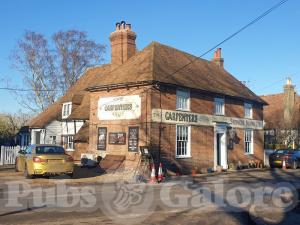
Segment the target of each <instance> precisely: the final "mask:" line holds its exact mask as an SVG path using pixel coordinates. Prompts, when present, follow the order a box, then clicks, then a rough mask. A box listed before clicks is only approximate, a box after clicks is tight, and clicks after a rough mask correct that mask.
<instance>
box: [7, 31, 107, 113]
mask: <svg viewBox="0 0 300 225" xmlns="http://www.w3.org/2000/svg"><path fill="white" fill-rule="evenodd" d="M104 53H105V46H104V45H101V44H97V43H96V42H94V41H92V40H88V37H87V34H86V33H85V32H81V31H77V30H69V31H59V32H57V33H55V34H54V35H53V36H52V39H51V44H48V41H47V39H46V38H45V37H44V36H43V35H42V34H39V33H36V32H33V31H26V32H25V34H24V36H23V37H22V39H21V40H19V41H18V42H17V46H16V48H15V49H14V51H13V52H12V55H11V60H12V64H13V66H14V68H16V69H17V70H18V71H19V72H20V73H21V75H22V77H23V81H24V87H25V88H24V89H26V90H24V91H20V90H19V89H17V90H12V92H13V93H14V95H15V96H16V98H17V100H18V102H19V103H20V105H22V106H23V107H25V108H26V109H29V110H30V111H31V112H34V113H37V112H40V111H43V110H45V109H46V108H47V107H48V106H49V105H51V104H52V103H53V102H55V101H56V100H57V98H58V97H60V96H61V95H63V94H64V93H65V92H66V91H67V90H68V89H69V88H70V86H72V85H73V84H74V83H75V82H76V81H77V80H78V78H79V77H80V75H81V74H82V72H83V71H84V69H85V68H86V67H88V66H91V65H94V64H98V63H100V62H101V61H102V60H103V55H104Z"/></svg>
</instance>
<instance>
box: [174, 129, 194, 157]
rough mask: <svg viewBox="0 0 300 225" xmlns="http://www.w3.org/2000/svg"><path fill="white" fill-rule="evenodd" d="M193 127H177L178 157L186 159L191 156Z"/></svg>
mask: <svg viewBox="0 0 300 225" xmlns="http://www.w3.org/2000/svg"><path fill="white" fill-rule="evenodd" d="M190 133H191V127H190V126H184V125H177V126H176V157H177V158H185V157H190V156H191V146H190V136H191V134H190Z"/></svg>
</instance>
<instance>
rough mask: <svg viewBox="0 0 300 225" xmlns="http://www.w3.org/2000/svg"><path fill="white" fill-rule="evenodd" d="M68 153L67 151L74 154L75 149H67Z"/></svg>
mask: <svg viewBox="0 0 300 225" xmlns="http://www.w3.org/2000/svg"><path fill="white" fill-rule="evenodd" d="M66 151H67V152H74V151H75V149H71V148H67V149H66Z"/></svg>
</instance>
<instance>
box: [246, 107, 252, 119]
mask: <svg viewBox="0 0 300 225" xmlns="http://www.w3.org/2000/svg"><path fill="white" fill-rule="evenodd" d="M244 108H245V118H249V119H252V104H249V103H245V105H244Z"/></svg>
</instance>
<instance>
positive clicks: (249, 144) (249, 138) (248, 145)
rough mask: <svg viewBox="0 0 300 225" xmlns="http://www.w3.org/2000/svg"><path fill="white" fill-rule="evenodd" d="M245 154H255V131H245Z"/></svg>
mask: <svg viewBox="0 0 300 225" xmlns="http://www.w3.org/2000/svg"><path fill="white" fill-rule="evenodd" d="M245 153H246V154H253V130H245Z"/></svg>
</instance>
